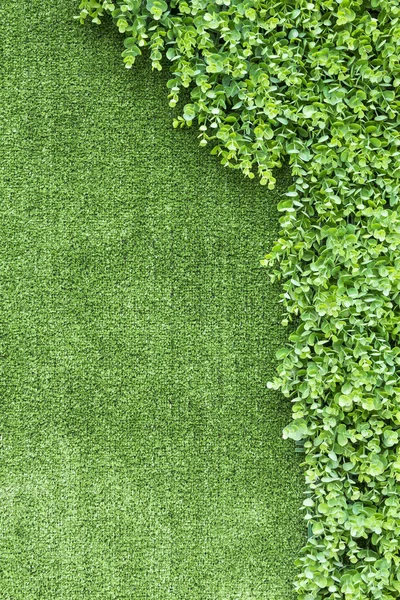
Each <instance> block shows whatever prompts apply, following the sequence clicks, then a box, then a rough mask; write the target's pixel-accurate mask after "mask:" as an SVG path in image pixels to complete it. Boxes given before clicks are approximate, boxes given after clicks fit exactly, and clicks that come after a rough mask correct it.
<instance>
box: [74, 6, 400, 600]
mask: <svg viewBox="0 0 400 600" xmlns="http://www.w3.org/2000/svg"><path fill="white" fill-rule="evenodd" d="M80 9H81V13H80V19H81V21H82V22H83V21H85V19H86V18H87V17H89V18H91V19H92V20H93V21H94V22H95V23H99V22H100V19H101V17H102V16H103V15H104V14H110V15H111V16H112V18H113V20H114V22H115V23H116V25H117V26H118V28H119V31H120V32H121V33H123V34H125V42H124V44H125V51H124V52H123V58H124V62H125V65H126V66H127V67H128V68H130V67H132V65H133V63H134V61H135V58H136V56H138V55H139V54H140V53H141V52H142V48H144V47H148V49H149V51H150V58H151V62H152V66H153V68H156V69H161V59H162V56H165V57H166V58H167V59H168V60H169V61H170V62H171V71H172V77H171V79H170V80H169V82H168V88H169V101H170V105H171V106H176V104H177V102H178V99H179V93H180V90H181V88H182V87H183V88H189V89H190V99H191V101H190V103H189V104H186V105H185V107H184V109H183V114H182V115H180V116H178V117H177V118H176V120H175V122H174V125H175V126H178V127H179V126H185V125H189V126H190V125H192V123H193V121H196V122H197V124H198V126H199V130H200V135H199V139H200V144H201V145H204V146H205V145H207V144H208V142H209V141H211V140H213V142H214V145H213V149H212V152H213V153H215V154H218V155H219V157H220V159H221V162H222V164H224V165H226V166H230V167H233V168H238V169H241V170H242V171H243V173H244V174H245V175H247V176H249V177H254V176H255V173H258V176H259V177H260V182H261V184H263V185H265V184H266V185H267V186H268V187H269V188H271V189H272V188H273V187H274V184H275V179H274V176H273V169H274V168H275V167H280V166H281V165H282V163H283V161H284V160H288V162H289V165H290V168H291V172H292V175H293V185H292V186H291V187H290V188H289V191H288V192H287V194H286V197H285V199H284V200H283V201H282V202H281V203H280V204H279V206H278V209H279V211H281V212H282V217H281V219H280V224H281V237H280V238H279V239H278V241H277V242H276V244H275V246H274V247H273V248H272V251H271V253H270V254H269V255H268V256H267V257H266V258H265V259H264V260H263V261H262V263H263V264H265V265H266V266H267V267H268V268H269V269H270V272H271V277H272V278H273V279H276V280H279V281H281V282H282V287H283V294H282V300H283V302H284V305H285V307H286V309H287V313H288V320H293V319H294V320H295V322H296V325H297V329H296V330H295V332H294V333H292V334H291V335H290V336H289V343H288V344H287V346H286V347H285V348H283V349H282V350H280V351H279V352H278V359H279V361H280V362H279V368H278V375H277V377H276V378H275V380H274V381H273V382H272V383H271V384H270V386H271V387H274V388H275V389H280V390H282V392H283V394H284V395H285V396H287V397H289V398H290V399H291V400H292V402H293V420H292V422H291V423H290V424H289V425H288V426H287V427H286V428H285V430H284V437H285V438H292V439H294V440H303V441H304V447H305V451H306V455H305V467H306V482H307V485H308V492H309V493H308V494H307V497H306V499H305V500H304V510H305V516H306V519H307V520H308V522H309V523H310V527H311V531H312V536H311V537H310V539H309V540H308V543H307V545H306V546H305V548H304V550H303V552H302V555H301V557H300V558H299V560H298V561H297V564H298V566H299V568H300V569H299V570H300V573H299V577H298V580H297V582H296V589H297V591H298V593H299V598H300V599H301V600H325V599H331V600H334V599H338V598H345V599H347V600H349V599H351V600H363V599H370V598H376V599H381V600H394V599H396V598H400V567H399V564H400V551H399V549H400V541H399V540H400V494H399V492H400V484H399V482H400V444H399V436H400V380H399V364H400V348H399V346H398V345H397V342H398V339H399V332H400V313H399V304H400V295H399V292H400V255H399V246H400V216H399V179H400V148H399V146H400V133H399V125H400V115H399V107H400V101H399V100H400V94H399V85H400V64H399V46H400V18H399V17H400V4H399V2H398V0H368V1H362V0H342V1H341V2H340V1H339V0H338V1H334V0H323V1H322V0H315V1H313V2H309V1H306V0H298V1H296V2H294V1H291V0H289V1H286V2H282V1H277V2H275V3H272V2H271V3H267V2H263V1H254V0H243V1H242V0H232V1H231V0H208V1H205V0H194V1H193V2H185V1H181V2H179V1H171V2H165V1H164V0H147V1H145V2H140V1H137V0H118V1H117V2H114V3H111V2H108V1H104V2H103V1H102V2H96V1H95V0H83V1H82V2H81V4H80Z"/></svg>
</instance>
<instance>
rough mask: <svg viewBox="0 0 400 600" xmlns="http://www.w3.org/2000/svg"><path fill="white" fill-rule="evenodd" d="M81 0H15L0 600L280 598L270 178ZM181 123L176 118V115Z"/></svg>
mask: <svg viewBox="0 0 400 600" xmlns="http://www.w3.org/2000/svg"><path fill="white" fill-rule="evenodd" d="M77 4H78V3H77V2H74V1H68V2H65V0H63V1H61V0H56V1H53V2H42V1H39V0H29V1H28V0H13V1H7V2H4V3H1V5H0V19H1V23H2V26H1V29H0V48H1V50H0V51H1V57H0V58H1V60H0V74H1V86H0V111H1V141H0V157H1V160H0V201H1V222H0V227H1V249H0V259H1V264H0V268H1V275H0V277H1V281H0V294H1V297H0V305H1V308H0V311H1V338H0V342H1V348H0V357H1V358H0V362H1V368H2V371H1V377H0V384H1V402H2V406H1V416H0V425H1V428H0V434H1V441H0V454H1V458H0V480H1V481H0V527H1V535H0V598H1V600H50V599H51V600H78V599H79V600H82V599H84V600H95V599H98V600H108V599H138V600H147V599H149V600H165V599H168V598H170V599H171V600H184V599H185V600H186V599H187V600H207V599H212V600H244V599H246V600H259V599H262V600H266V599H268V600H288V599H290V598H293V592H292V582H293V579H294V577H295V569H294V566H293V562H294V560H295V558H296V556H297V555H298V553H299V550H300V547H301V546H302V544H303V543H304V541H305V526H304V522H303V519H302V516H301V513H300V512H299V507H300V505H301V502H302V495H303V474H302V470H301V468H300V458H299V457H298V455H296V454H295V452H294V447H293V444H292V443H291V442H284V441H283V440H282V438H281V430H282V428H283V427H284V425H285V424H286V423H287V422H288V421H289V420H290V408H291V407H290V403H288V402H287V401H286V400H285V399H283V398H282V397H281V396H279V395H278V394H276V393H275V392H271V391H269V390H267V388H266V382H267V381H268V379H269V378H270V377H271V376H272V375H273V373H274V368H275V359H274V354H275V351H276V349H277V348H278V347H279V346H280V345H281V344H282V343H283V341H284V340H285V336H286V335H287V332H286V330H285V329H283V328H282V327H281V326H280V320H281V314H280V308H279V304H278V294H279V289H278V288H277V287H276V286H272V285H271V284H270V282H269V280H268V275H267V271H266V270H265V269H263V268H261V267H260V266H259V261H260V259H261V258H263V256H264V255H265V253H266V252H267V251H268V250H269V248H270V246H271V243H272V242H273V241H274V239H275V238H276V236H277V231H278V215H277V212H276V204H277V201H278V198H279V196H280V195H281V194H282V192H283V191H284V189H285V186H287V179H285V175H284V174H282V175H281V176H280V179H279V185H278V188H277V190H276V191H275V192H268V191H266V190H265V189H264V188H262V187H261V186H260V185H259V184H258V183H257V182H255V181H253V182H251V181H249V180H245V179H243V177H242V176H241V175H240V174H239V173H238V172H236V171H232V170H227V169H224V168H223V167H222V166H221V165H219V163H218V160H217V159H216V158H215V157H212V156H210V155H209V154H208V150H207V149H201V148H199V147H198V140H197V134H196V130H195V128H193V129H190V130H188V129H186V130H174V129H173V128H172V118H173V115H174V112H173V111H172V109H170V108H168V102H167V90H166V87H165V83H166V81H167V79H168V73H167V72H166V71H165V72H162V73H157V72H154V73H152V72H151V69H150V65H149V63H148V61H147V60H145V59H140V60H139V62H138V64H137V65H135V67H134V69H133V70H132V71H128V70H126V69H124V67H123V64H122V59H121V57H120V54H121V51H122V50H123V47H122V37H121V36H120V35H119V34H118V31H117V30H116V28H115V26H114V25H113V24H112V23H111V22H110V21H108V20H106V21H105V22H104V23H103V24H102V26H101V27H97V26H95V25H92V26H90V25H86V26H85V27H82V26H80V25H79V23H78V22H77V21H74V20H73V18H72V17H73V15H74V14H77V12H78V9H77ZM175 114H176V113H175Z"/></svg>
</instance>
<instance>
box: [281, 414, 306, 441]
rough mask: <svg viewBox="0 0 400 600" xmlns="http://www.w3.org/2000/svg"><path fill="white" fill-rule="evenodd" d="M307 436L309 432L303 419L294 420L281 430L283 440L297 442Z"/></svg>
mask: <svg viewBox="0 0 400 600" xmlns="http://www.w3.org/2000/svg"><path fill="white" fill-rule="evenodd" d="M307 435H309V430H308V426H307V423H306V421H304V419H295V420H294V421H292V423H290V424H289V425H287V426H286V427H285V428H284V430H283V439H284V440H286V439H288V438H290V439H292V440H295V441H299V440H302V439H303V438H305V437H307Z"/></svg>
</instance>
